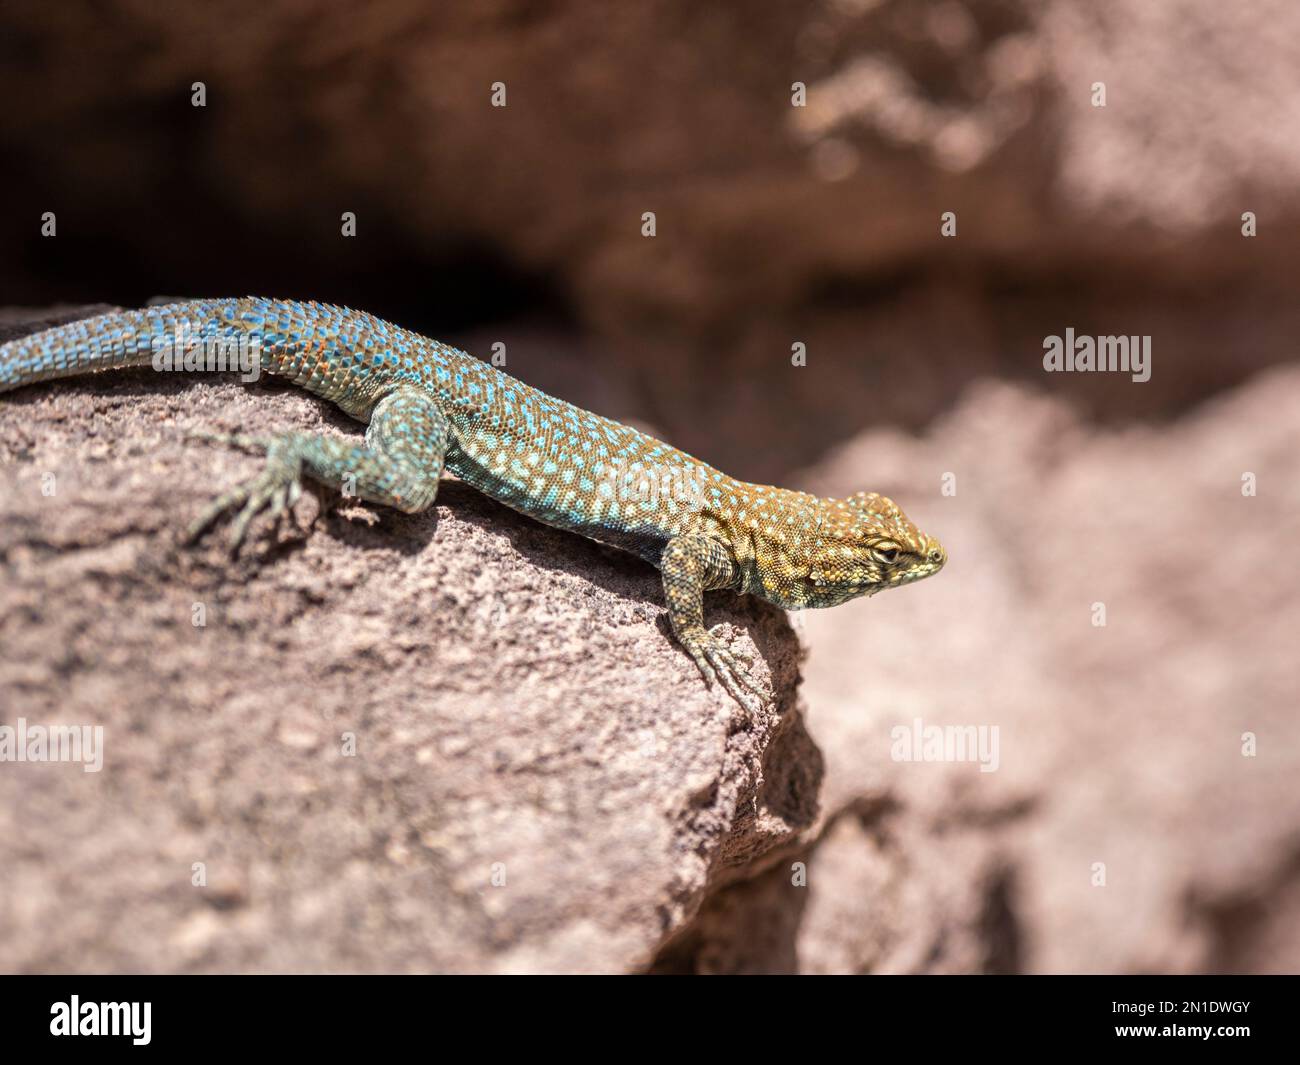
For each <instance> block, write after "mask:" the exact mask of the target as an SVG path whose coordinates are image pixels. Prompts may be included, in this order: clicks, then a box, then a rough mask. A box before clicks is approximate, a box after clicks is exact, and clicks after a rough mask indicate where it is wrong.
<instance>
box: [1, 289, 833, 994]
mask: <svg viewBox="0 0 1300 1065" xmlns="http://www.w3.org/2000/svg"><path fill="white" fill-rule="evenodd" d="M80 313H83V314H84V313H85V312H84V311H82V312H80ZM21 317H23V316H22V315H12V314H11V315H8V316H6V319H5V323H4V328H3V329H2V330H0V335H2V336H3V338H7V337H8V336H11V335H16V332H17V331H16V330H14V329H13V328H11V326H12V322H13V321H14V319H15V318H21ZM58 317H59V316H58V315H48V316H45V317H44V318H43V319H42V321H43V322H48V321H53V320H57V318H58ZM26 328H29V327H25V328H23V329H22V331H26ZM275 428H286V429H287V428H310V429H323V430H324V431H330V432H343V433H355V432H359V431H360V427H359V426H357V425H356V424H355V423H352V422H350V421H348V420H347V419H346V418H344V417H343V416H341V415H338V414H337V412H335V411H334V410H333V408H328V407H326V406H325V405H322V404H320V403H318V402H317V401H315V400H314V399H312V398H311V397H308V396H306V395H305V394H303V393H300V392H298V391H297V390H293V389H288V388H285V387H280V386H275V385H273V384H270V383H267V384H262V385H259V386H257V387H254V388H245V387H242V386H240V385H238V384H236V383H234V382H233V381H231V380H225V379H205V380H198V379H196V378H194V377H185V376H179V375H178V376H175V377H162V376H160V375H157V374H154V373H152V372H151V371H148V370H143V371H131V372H119V373H113V374H107V375H103V376H101V377H99V378H96V379H94V380H93V381H92V380H87V379H84V378H83V379H80V380H74V381H67V382H59V383H55V384H52V385H43V386H37V387H35V388H31V389H27V390H24V391H22V392H19V393H14V394H7V395H5V396H3V397H0V498H2V499H3V507H2V509H0V513H2V514H3V519H2V520H0V647H3V656H2V658H0V724H7V725H11V726H13V725H16V723H17V719H18V718H19V717H22V718H25V719H26V720H27V722H28V723H29V724H30V725H37V724H43V725H52V724H75V725H92V726H103V730H104V763H103V768H102V770H101V771H99V772H97V773H87V772H84V771H83V769H82V768H81V767H80V766H79V765H71V764H32V763H27V764H15V763H4V764H0V970H4V971H15V970H16V971H37V972H41V971H55V972H118V971H157V972H173V971H181V972H216V971H223V972H224V971H241V972H247V971H257V972H266V971H321V970H327V971H376V970H382V971H392V970H397V971H426V970H452V971H459V972H464V971H484V972H501V971H529V972H537V971H600V972H621V971H629V970H635V969H636V968H638V967H639V966H642V965H644V964H645V963H646V962H647V961H648V960H649V958H650V957H651V955H652V954H653V953H654V951H655V950H656V949H657V948H658V947H659V946H660V945H661V944H662V943H663V942H664V941H665V940H666V939H667V938H668V937H669V936H670V935H671V934H672V933H674V932H675V931H677V930H678V929H680V928H681V927H682V926H683V924H684V922H685V921H686V919H687V918H688V917H689V916H690V915H691V914H692V913H693V911H694V909H695V908H696V907H697V906H698V904H699V901H700V899H701V897H702V896H703V894H704V891H705V889H706V886H707V885H708V884H710V883H711V882H716V881H721V880H724V879H725V878H726V877H727V876H730V875H736V873H737V872H738V871H740V870H743V869H745V868H746V867H747V866H748V864H749V863H751V862H752V861H753V860H754V859H756V858H758V857H760V856H762V855H763V854H764V853H765V852H768V851H770V850H772V849H773V848H776V847H778V846H780V845H782V844H784V843H787V842H788V841H790V840H791V839H792V838H794V837H795V836H796V834H797V833H798V832H799V831H800V830H801V829H803V828H805V827H807V826H808V825H809V824H811V822H812V821H813V819H814V817H815V814H816V803H817V791H818V785H819V781H820V772H821V757H820V755H819V753H818V752H817V750H816V748H815V747H814V746H813V745H812V743H811V741H810V740H809V739H808V736H807V734H806V733H805V731H804V728H803V725H802V720H801V713H800V710H799V709H798V707H797V705H796V701H795V694H794V693H795V689H796V685H797V681H798V676H799V645H798V643H797V641H796V640H795V638H794V637H793V635H792V634H791V632H790V628H789V626H788V624H787V623H786V621H785V618H784V615H783V614H782V613H781V612H780V611H777V610H775V609H771V608H767V607H765V606H763V605H761V604H756V603H754V602H752V601H750V600H739V599H734V598H732V599H728V598H726V597H723V598H719V599H717V600H716V601H713V605H712V606H711V607H710V608H709V612H710V613H711V614H712V615H713V616H712V618H711V619H710V620H711V622H712V621H719V620H724V621H728V622H730V624H731V625H732V627H733V629H734V640H735V646H736V647H737V649H738V650H746V651H749V652H752V653H755V654H756V657H757V659H758V660H760V661H761V663H763V664H762V665H759V666H758V669H759V671H760V675H761V676H763V677H767V676H768V675H769V674H770V676H771V678H772V682H773V685H774V690H775V692H776V693H777V699H776V705H773V706H767V707H764V708H763V709H762V711H761V713H759V714H757V715H756V717H755V718H754V720H753V722H752V723H751V722H749V721H747V720H746V719H745V718H744V717H743V715H741V714H740V713H739V712H738V710H737V708H736V706H735V705H734V704H733V703H731V702H730V700H729V699H728V698H727V697H726V695H725V694H724V693H722V692H721V691H712V692H711V691H709V690H707V689H706V688H705V686H704V684H703V682H702V680H701V678H700V677H699V675H698V673H697V671H696V669H695V667H694V665H693V664H692V663H691V662H690V661H689V659H687V658H686V657H685V656H684V655H683V654H682V653H681V652H680V650H679V649H678V648H677V647H676V646H675V645H674V644H673V643H672V642H671V641H670V639H669V637H668V635H667V630H666V628H665V625H664V622H663V619H662V614H663V611H662V608H661V599H660V594H659V591H658V585H657V574H656V573H655V571H653V570H652V569H651V568H649V567H647V566H645V565H643V564H641V563H640V562H638V561H637V560H634V559H632V558H630V557H628V556H625V555H621V554H619V553H617V552H614V551H612V550H608V549H605V548H602V547H600V546H598V545H595V544H592V543H590V542H588V541H584V540H582V539H580V538H578V537H574V536H571V535H568V534H564V533H561V532H557V531H555V530H551V529H548V528H546V527H544V526H541V525H538V524H536V523H534V522H532V521H529V520H527V519H524V518H522V517H520V516H518V515H516V514H515V513H514V512H512V511H510V510H507V509H506V508H504V507H501V506H498V505H497V504H495V503H493V502H492V501H490V500H487V499H485V498H484V497H482V496H480V495H479V494H478V493H476V492H474V491H472V490H470V489H468V488H467V487H466V486H463V485H460V484H456V483H449V484H446V485H445V486H444V488H443V490H442V492H441V494H440V496H439V499H438V503H437V506H436V510H435V511H434V512H433V513H430V514H427V515H422V516H414V517H408V516H403V515H400V514H397V513H395V512H391V511H387V510H383V509H380V508H376V509H371V508H369V507H365V506H352V507H347V508H344V509H342V510H341V511H337V512H335V511H333V510H326V511H325V512H324V513H322V514H321V515H320V519H319V521H318V522H317V524H316V526H315V528H314V529H313V530H312V531H311V532H310V533H309V534H307V535H305V536H302V535H298V534H295V533H293V532H292V531H290V530H288V529H284V530H281V531H280V532H279V534H278V535H276V536H271V537H264V538H262V539H260V540H259V541H258V542H257V543H256V544H255V546H254V548H253V550H251V551H250V552H248V553H247V554H245V555H244V556H242V557H241V558H240V559H239V560H238V561H236V562H234V563H231V562H230V561H229V559H228V557H227V553H226V550H225V547H224V544H223V543H222V542H220V541H211V540H210V541H207V542H205V543H204V544H203V545H202V546H201V547H199V548H198V549H195V550H190V549H185V548H182V547H180V546H179V545H178V543H177V533H178V531H179V530H181V529H183V528H184V525H185V523H186V522H187V521H188V520H190V519H191V518H192V517H193V516H194V515H195V514H196V513H197V512H198V511H199V509H200V508H201V507H202V506H203V505H204V503H205V502H206V501H207V500H208V499H209V498H211V497H212V495H213V494H214V493H215V492H217V491H220V490H223V489H224V488H226V487H228V486H229V485H231V484H232V483H234V482H235V481H237V480H238V479H240V478H242V477H245V476H247V475H249V474H251V473H253V472H254V471H255V470H256V469H257V463H258V460H257V459H256V458H254V457H251V456H247V455H242V454H239V453H237V452H232V451H229V450H227V449H225V448H221V447H216V446H213V445H210V444H203V443H197V442H192V441H188V440H186V439H185V436H184V434H185V433H186V431H188V430H191V429H212V430H218V431H221V430H226V431H234V430H241V431H247V430H250V429H252V431H263V430H271V429H275ZM47 493H48V494H47ZM314 509H315V502H314V500H312V499H311V497H307V498H305V499H304V501H303V503H301V504H300V513H301V515H302V517H303V518H304V519H305V520H306V519H309V518H310V515H311V514H312V513H313V511H314ZM200 615H201V616H200ZM196 620H201V621H202V624H201V625H196V624H195V622H196ZM352 752H354V753H352ZM196 863H202V865H201V872H202V875H203V878H205V880H206V884H205V885H202V886H196V885H195V883H193V880H194V879H195V877H196V876H197V875H198V874H197V873H196V871H195V870H196ZM502 881H503V882H502Z"/></svg>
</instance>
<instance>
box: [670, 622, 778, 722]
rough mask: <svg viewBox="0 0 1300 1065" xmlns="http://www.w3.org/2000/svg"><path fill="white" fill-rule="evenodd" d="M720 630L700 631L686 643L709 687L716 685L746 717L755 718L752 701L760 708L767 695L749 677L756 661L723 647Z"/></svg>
mask: <svg viewBox="0 0 1300 1065" xmlns="http://www.w3.org/2000/svg"><path fill="white" fill-rule="evenodd" d="M720 629H721V626H714V627H713V629H711V630H709V631H704V630H701V631H700V632H699V633H698V635H696V636H694V637H691V638H688V639H687V640H684V641H683V643H684V644H685V646H686V650H687V651H688V652H690V655H691V657H692V658H693V659H694V660H695V664H696V665H697V666H699V667H700V672H701V673H703V674H704V680H705V682H706V683H707V684H708V685H709V687H713V683H714V681H717V682H718V683H719V684H721V685H722V687H723V689H724V690H725V691H726V692H727V694H728V695H730V696H731V697H732V698H733V699H735V700H736V702H738V703H740V705H741V706H742V707H744V709H745V711H746V712H747V713H750V714H752V713H753V712H754V707H753V706H752V705H751V699H752V700H754V701H756V702H757V704H758V705H760V706H761V705H762V703H763V701H764V700H765V699H766V698H767V697H768V693H767V692H765V691H764V690H763V688H762V687H761V686H760V685H759V684H758V683H757V682H756V681H755V680H753V678H752V677H751V676H750V675H749V670H750V669H752V668H753V659H752V658H750V656H749V655H745V654H737V653H736V652H734V651H732V650H731V649H730V648H728V647H725V646H723V644H722V641H721V640H720V639H719V631H720ZM742 663H743V665H742ZM747 697H748V698H747Z"/></svg>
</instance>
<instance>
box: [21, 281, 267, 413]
mask: <svg viewBox="0 0 1300 1065" xmlns="http://www.w3.org/2000/svg"><path fill="white" fill-rule="evenodd" d="M241 302H242V301H240V300H233V299H228V300H196V301H194V302H192V303H171V304H168V305H167V306H165V307H146V308H145V309H144V310H142V311H119V312H116V313H114V314H103V315H100V316H99V317H97V318H87V319H85V320H83V321H80V322H69V323H68V324H67V325H61V326H57V327H56V328H54V329H46V330H44V331H43V332H40V333H32V334H31V335H30V336H25V337H19V338H18V339H17V340H11V341H10V342H9V343H7V344H0V392H10V391H12V390H13V389H15V388H21V387H22V386H23V385H29V384H33V383H35V382H37V381H52V380H54V379H55V378H59V377H75V376H78V375H80V374H85V373H90V372H92V371H94V370H107V369H110V368H114V367H118V366H148V365H150V364H151V363H153V362H154V357H155V353H157V352H160V351H171V352H174V351H177V350H181V345H182V344H183V338H184V337H185V336H186V335H187V334H188V335H189V336H191V337H193V338H194V339H207V338H211V337H217V336H235V335H237V334H238V332H239V331H240V326H239V324H238V321H239V305H240V303H241Z"/></svg>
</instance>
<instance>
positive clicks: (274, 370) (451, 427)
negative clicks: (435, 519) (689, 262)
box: [0, 298, 946, 705]
mask: <svg viewBox="0 0 1300 1065" xmlns="http://www.w3.org/2000/svg"><path fill="white" fill-rule="evenodd" d="M201 343H208V344H210V345H218V344H220V345H226V347H227V348H232V347H234V346H235V345H239V344H243V345H247V346H248V347H250V348H251V349H252V350H253V351H254V352H255V354H256V359H257V361H258V363H259V364H260V368H261V370H262V371H263V372H266V373H269V374H272V375H275V376H278V377H284V378H287V379H289V380H290V381H293V382H294V383H295V384H297V385H300V386H301V387H303V388H305V389H307V390H308V391H310V392H313V393H315V394H316V395H318V396H321V397H322V398H324V399H327V400H329V401H331V402H332V403H334V404H336V405H337V406H338V407H340V408H341V409H342V410H343V411H345V412H346V413H348V414H349V415H351V416H352V417H354V418H356V419H357V420H359V421H362V422H367V423H369V428H368V429H367V431H366V440H365V443H364V444H358V443H352V442H349V441H345V440H339V439H337V438H334V437H324V436H319V435H315V434H308V433H284V434H281V435H279V436H275V437H266V438H253V437H230V438H225V439H229V440H231V441H233V442H235V443H240V444H246V445H255V446H257V447H260V448H262V449H264V450H265V452H266V456H267V463H266V468H265V469H264V471H263V472H262V473H261V474H260V475H259V476H258V477H256V478H254V479H253V480H251V481H250V482H248V483H247V484H244V485H241V486H239V487H238V488H236V489H234V490H233V491H231V492H228V493H227V494H225V495H224V496H222V497H221V498H219V499H218V500H217V501H216V502H215V503H214V504H213V506H212V507H210V508H209V509H208V511H207V512H206V513H205V514H204V515H203V516H201V517H200V518H199V519H198V520H197V521H196V522H195V523H194V525H193V526H192V528H191V530H190V531H191V534H192V535H194V536H197V535H200V534H201V533H202V532H203V531H204V530H205V529H206V528H207V527H208V526H210V525H211V524H212V523H213V522H214V521H216V520H217V518H219V517H220V516H221V515H222V514H224V513H226V512H227V511H231V510H235V509H236V508H237V509H238V513H237V515H236V517H235V520H234V527H233V541H234V546H235V547H236V548H238V545H239V543H240V542H241V541H242V540H243V538H244V535H245V533H246V531H247V529H248V525H249V522H250V521H251V519H252V518H254V517H255V516H256V515H257V514H258V513H260V512H262V511H270V512H271V513H272V514H274V515H277V516H278V515H280V514H283V513H284V512H285V511H286V510H287V509H288V508H290V507H292V505H293V503H294V501H295V500H296V499H297V497H298V494H299V491H300V487H301V478H302V477H303V476H304V475H307V476H309V477H312V478H313V479H315V480H317V481H320V482H323V483H325V484H330V485H336V486H337V485H343V484H346V485H347V486H348V487H349V488H350V489H351V490H352V492H353V494H355V495H359V496H360V497H361V498H363V499H367V500H369V501H371V502H374V503H381V504H386V505H388V506H393V507H396V508H398V509H399V510H402V511H405V512H407V513H417V512H419V511H422V510H425V509H427V508H428V507H429V506H431V505H432V503H433V501H434V497H435V496H436V495H437V491H438V480H439V478H440V477H441V475H442V471H443V469H444V468H446V469H448V470H450V471H451V472H453V473H454V474H456V476H457V477H459V478H460V479H461V480H463V481H467V482H469V483H470V484H472V485H474V486H475V487H476V488H478V489H479V490H480V491H482V492H485V493H486V494H487V495H490V496H492V497H493V498H494V499H497V500H499V501H500V502H502V503H504V504H506V506H509V507H512V508H514V509H515V510H518V511H520V512H522V513H524V514H527V515H529V516H530V517H533V518H536V519H537V520H538V521H542V522H545V523H546V524H548V525H554V526H557V527H559V528H562V529H569V530H572V531H573V532H576V533H579V534H581V535H583V536H586V537H589V538H590V539H593V540H598V541H600V542H602V543H607V544H611V545H613V546H615V547H619V548H622V549H623V550H626V551H630V552H632V553H634V554H636V555H639V556H640V557H641V558H643V559H645V560H646V561H648V562H650V563H652V564H653V565H655V566H657V567H658V568H659V569H660V571H661V572H662V574H663V584H664V593H665V596H666V598H667V602H668V614H669V618H670V620H671V622H672V627H673V632H674V634H675V635H676V637H677V639H678V640H679V641H680V642H681V644H682V646H683V647H685V649H686V650H687V651H688V652H689V653H690V655H691V657H692V658H693V659H694V660H695V662H696V664H697V665H698V666H699V668H700V670H701V671H702V672H703V673H704V676H705V678H706V680H708V681H709V682H710V683H712V682H713V681H714V680H715V679H716V680H717V681H719V682H720V683H721V684H722V685H723V687H724V688H726V690H727V691H728V692H729V693H730V694H731V695H732V696H733V697H735V698H736V699H737V700H738V701H739V702H740V703H741V704H742V705H747V703H746V699H745V695H744V693H745V692H746V691H748V692H752V693H755V694H757V695H761V694H762V693H761V692H759V690H758V688H757V687H756V686H755V684H754V682H753V681H752V680H751V679H750V677H749V676H748V673H747V671H746V670H745V669H743V668H742V667H741V665H740V664H739V662H738V661H737V660H736V658H735V656H733V655H732V653H731V652H730V651H729V650H728V649H727V648H726V647H725V646H723V644H722V643H721V642H720V640H719V639H718V637H717V635H716V634H714V633H712V632H710V631H709V630H708V629H706V628H705V627H704V620H703V593H704V592H705V591H709V590H713V589H721V588H729V589H732V590H734V591H738V592H744V593H747V594H750V595H756V596H759V597H760V598H762V599H766V600H767V601H768V602H771V603H775V604H776V605H778V606H782V607H786V608H788V609H800V608H803V607H824V606H834V605H836V604H838V603H843V602H845V601H846V600H849V599H853V598H856V597H858V596H864V595H874V594H875V593H876V592H878V591H881V590H882V589H885V588H892V587H895V586H897V585H901V584H908V583H910V582H912V581H916V580H920V579H921V578H923V577H928V576H930V575H931V574H932V573H935V572H937V571H938V570H939V569H940V568H941V567H942V566H943V564H944V562H945V561H946V556H945V554H944V551H943V548H942V547H941V546H940V545H939V542H938V541H937V540H935V539H934V538H933V537H930V536H926V535H925V534H924V533H922V532H921V531H920V530H918V529H917V528H916V526H915V525H913V524H912V522H911V521H909V520H908V518H907V516H906V515H905V514H904V513H903V512H902V511H901V510H900V509H899V508H898V507H897V506H896V505H895V504H894V503H892V502H891V501H890V500H888V499H886V498H885V497H883V496H880V495H877V494H876V493H874V492H859V493H858V494H856V495H853V496H849V497H848V498H847V499H822V498H818V497H816V496H812V495H807V494H805V493H803V492H790V491H785V490H783V489H780V488H772V487H769V486H767V485H758V484H748V483H746V482H744V481H737V480H735V479H734V478H731V477H728V476H727V475H726V474H723V473H721V472H719V471H718V470H715V469H713V467H711V466H708V465H706V464H705V463H703V462H700V461H699V460H698V459H695V458H692V457H691V456H690V455H687V454H685V453H684V452H681V451H678V450H677V449H676V448H674V447H670V446H669V445H668V444H665V443H663V442H662V441H659V440H656V439H654V437H651V436H648V435H646V434H645V433H642V432H639V431H637V430H636V429H633V428H631V427H629V426H626V425H621V424H620V423H618V422H616V421H611V420H610V419H608V418H602V417H601V416H600V415H598V414H592V413H591V412H589V411H585V410H583V409H582V408H580V407H575V406H573V405H572V404H570V403H565V402H564V401H563V400H559V399H554V398H552V397H551V396H548V395H546V393H544V392H539V391H538V390H537V389H535V388H530V387H529V386H528V385H525V384H522V383H521V382H519V381H516V380H514V379H513V378H511V377H509V376H507V375H506V374H504V373H502V372H501V371H499V370H497V369H495V368H493V367H491V366H489V365H487V364H486V363H483V362H481V361H479V360H478V359H475V358H472V357H470V356H469V355H467V354H465V353H464V352H462V351H458V350H457V349H455V348H452V347H448V346H447V345H445V344H440V343H438V342H437V341H434V340H429V339H427V338H425V337H422V336H420V335H418V334H416V333H412V332H409V331H408V330H405V329H401V328H399V327H397V326H394V325H390V324H389V323H387V322H384V321H382V320H380V319H378V318H375V317H373V316H372V315H369V314H364V313H360V312H357V311H350V310H346V309H344V308H339V307H331V306H326V305H321V304H316V303H298V302H288V301H279V300H268V299H256V298H246V299H225V300H202V301H196V302H193V303H181V304H172V305H170V306H167V307H153V308H149V309H146V310H143V311H127V312H123V313H121V314H108V315H103V316H102V317H99V318H91V319H88V320H86V321H81V322H74V323H72V324H70V325H65V326H60V327H59V328H56V329H50V330H47V331H45V332H42V333H36V334H34V335H32V336H28V337H23V338H21V339H19V340H15V341H13V342H11V343H8V344H5V345H2V346H0V392H4V391H9V390H11V389H14V388H19V387H21V386H23V385H27V384H31V383H34V382H37V381H45V380H50V379H53V378H58V377H70V376H73V375H76V374H84V373H87V372H90V371H93V370H99V369H104V368H108V367H113V366H136V365H149V364H150V363H151V362H153V361H154V359H155V357H156V356H155V352H157V351H159V350H166V349H170V350H172V351H174V352H176V353H177V357H178V358H179V357H180V355H181V354H183V353H184V352H186V351H189V352H191V353H193V352H195V351H197V350H199V348H198V345H200V344H201ZM155 365H156V363H155Z"/></svg>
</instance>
